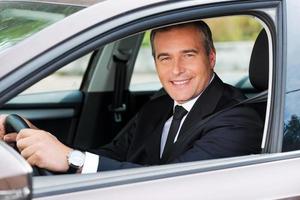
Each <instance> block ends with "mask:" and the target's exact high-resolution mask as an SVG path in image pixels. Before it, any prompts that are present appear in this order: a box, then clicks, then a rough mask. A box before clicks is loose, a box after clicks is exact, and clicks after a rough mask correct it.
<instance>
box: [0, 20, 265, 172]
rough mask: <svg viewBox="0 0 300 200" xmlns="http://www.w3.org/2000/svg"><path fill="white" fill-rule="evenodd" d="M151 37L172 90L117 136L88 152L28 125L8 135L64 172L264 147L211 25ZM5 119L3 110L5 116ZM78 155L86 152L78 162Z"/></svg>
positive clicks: (25, 152)
mask: <svg viewBox="0 0 300 200" xmlns="http://www.w3.org/2000/svg"><path fill="white" fill-rule="evenodd" d="M151 44H152V49H153V56H154V59H155V65H156V69H157V73H158V76H159V79H160V81H161V83H162V85H163V87H164V89H165V91H166V94H165V95H162V96H159V97H157V98H155V99H153V100H152V101H150V102H148V103H147V104H146V105H145V106H144V107H143V108H142V109H141V110H140V112H139V113H138V114H137V116H136V118H135V121H134V122H133V123H131V124H129V125H128V126H127V127H126V129H124V130H122V131H121V133H119V135H118V136H117V137H116V138H115V139H114V140H113V141H112V142H111V143H110V144H108V145H105V146H104V147H102V148H100V149H98V150H96V151H92V152H93V153H88V152H85V153H81V152H79V151H76V150H73V149H72V148H70V147H67V146H65V145H64V144H62V143H61V142H59V141H58V140H57V139H56V138H55V137H54V136H53V135H51V134H50V133H47V132H45V131H42V130H38V129H23V130H21V132H20V133H19V134H18V135H17V136H16V134H7V135H5V136H4V140H5V141H6V142H13V141H16V142H17V147H18V149H19V150H20V152H21V154H22V156H23V157H24V158H25V159H27V161H28V162H29V163H30V164H31V165H33V166H38V167H40V168H45V169H49V170H52V171H60V172H66V171H68V170H69V169H71V168H78V171H82V172H83V173H85V172H95V171H103V170H112V169H122V168H131V167H136V166H140V165H159V164H166V163H176V162H186V161H196V160H204V159H212V158H222V157H229V156H239V155H246V154H253V153H259V152H260V142H261V138H262V129H263V126H262V121H261V119H260V117H259V116H258V114H257V113H256V112H255V111H254V110H253V109H251V108H249V107H247V106H245V105H238V106H233V107H231V106H232V105H235V104H237V103H238V102H240V101H242V100H244V99H245V97H244V96H243V95H242V94H241V93H240V92H239V91H238V90H237V89H236V88H234V87H232V86H229V85H227V84H224V83H223V82H222V81H221V80H220V78H219V77H218V76H217V75H216V74H215V73H214V71H213V69H214V66H215V61H216V52H215V48H214V45H213V41H212V36H211V31H210V29H209V27H208V26H207V25H206V24H205V23H204V22H203V21H198V22H191V23H186V24H179V25H174V26H170V27H165V28H160V29H156V30H154V31H152V33H151ZM229 107H230V109H228V108H229ZM224 109H225V110H224ZM221 110H224V111H222V112H219V111H221ZM217 112H219V113H218V114H217V115H213V114H214V113H217ZM212 115H213V117H211V116H212ZM4 119H5V117H4V116H2V117H1V119H0V120H1V121H2V123H1V122H0V124H3V121H4ZM196 125H197V126H198V127H197V128H195V126H196ZM31 127H32V128H34V127H33V126H32V125H31ZM1 129H2V130H3V126H2V127H1V126H0V136H1V135H3V134H4V131H2V132H1ZM76 156H77V158H80V159H81V160H83V159H82V158H85V159H84V160H83V161H82V162H81V163H79V164H78V163H77V164H76V163H72V159H71V158H72V157H76ZM70 166H71V167H70Z"/></svg>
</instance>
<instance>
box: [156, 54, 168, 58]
mask: <svg viewBox="0 0 300 200" xmlns="http://www.w3.org/2000/svg"><path fill="white" fill-rule="evenodd" d="M169 55H170V54H168V53H160V54H158V55H157V56H156V59H159V58H160V57H163V56H169Z"/></svg>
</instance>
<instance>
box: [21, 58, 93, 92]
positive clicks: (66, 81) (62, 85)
mask: <svg viewBox="0 0 300 200" xmlns="http://www.w3.org/2000/svg"><path fill="white" fill-rule="evenodd" d="M91 55H92V53H90V54H87V55H86V56H83V57H81V58H80V59H77V60H75V61H73V62H71V63H70V64H68V65H66V66H64V67H63V68H61V69H60V70H58V71H56V72H55V73H53V74H52V75H50V76H48V77H46V78H44V79H42V80H41V81H39V82H38V83H36V84H35V85H33V86H31V87H30V88H28V89H27V90H25V91H24V92H23V94H25V93H26V94H28V93H38V92H53V91H65V90H78V89H80V86H81V82H82V79H83V76H84V74H85V71H86V70H87V67H88V64H89V61H90V58H91Z"/></svg>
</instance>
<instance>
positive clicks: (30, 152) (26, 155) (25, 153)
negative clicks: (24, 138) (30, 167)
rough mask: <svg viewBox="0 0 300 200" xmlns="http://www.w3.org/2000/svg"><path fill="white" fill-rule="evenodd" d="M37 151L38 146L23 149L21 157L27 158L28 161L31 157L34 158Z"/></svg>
mask: <svg viewBox="0 0 300 200" xmlns="http://www.w3.org/2000/svg"><path fill="white" fill-rule="evenodd" d="M36 151H37V147H36V145H32V146H29V147H27V148H25V149H23V150H22V151H21V155H22V156H23V157H24V158H25V159H28V158H29V157H30V156H32V155H33V154H34V153H35V152H36Z"/></svg>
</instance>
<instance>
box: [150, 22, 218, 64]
mask: <svg viewBox="0 0 300 200" xmlns="http://www.w3.org/2000/svg"><path fill="white" fill-rule="evenodd" d="M186 26H195V27H197V28H198V30H199V31H200V33H202V36H203V40H204V48H205V51H206V54H207V55H209V54H210V52H211V50H213V51H215V46H214V43H213V40H212V33H211V30H210V28H209V26H208V25H207V24H206V23H205V22H204V21H202V20H200V21H194V22H188V23H183V24H176V25H172V26H167V27H163V28H158V29H153V30H152V31H151V34H150V42H151V47H152V55H153V57H154V58H155V50H154V38H155V35H156V33H157V32H164V31H169V30H171V29H173V28H181V27H186Z"/></svg>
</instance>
